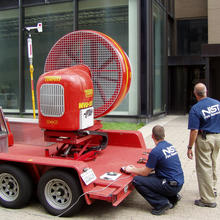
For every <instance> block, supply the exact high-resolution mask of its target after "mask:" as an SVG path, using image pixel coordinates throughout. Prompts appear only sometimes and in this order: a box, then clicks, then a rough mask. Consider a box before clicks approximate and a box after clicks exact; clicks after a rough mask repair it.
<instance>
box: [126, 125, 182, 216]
mask: <svg viewBox="0 0 220 220" xmlns="http://www.w3.org/2000/svg"><path fill="white" fill-rule="evenodd" d="M164 137H165V133H164V128H163V127H162V126H160V125H157V126H155V127H154V128H153V130H152V138H153V141H154V143H155V145H156V147H155V148H153V149H152V151H151V152H150V154H149V157H148V161H147V163H146V165H145V166H144V167H141V168H137V167H135V166H133V165H129V166H127V167H124V169H125V171H126V172H127V173H131V174H134V175H137V176H135V177H134V179H133V184H134V186H135V188H136V189H137V191H138V192H139V193H140V194H141V195H142V196H143V197H144V198H145V199H146V200H147V201H148V202H149V203H150V205H151V206H152V207H153V209H152V211H151V213H152V214H153V215H161V214H163V213H164V212H165V211H166V210H168V209H170V208H173V207H174V206H175V205H176V203H177V202H178V201H179V200H180V196H179V195H178V192H179V191H180V190H181V188H182V185H183V183H184V176H183V170H182V168H181V163H180V160H179V156H178V154H177V152H176V149H175V148H174V147H173V146H172V145H171V144H170V143H168V142H166V141H165V140H164ZM152 171H155V173H154V174H152V173H151V172H152Z"/></svg>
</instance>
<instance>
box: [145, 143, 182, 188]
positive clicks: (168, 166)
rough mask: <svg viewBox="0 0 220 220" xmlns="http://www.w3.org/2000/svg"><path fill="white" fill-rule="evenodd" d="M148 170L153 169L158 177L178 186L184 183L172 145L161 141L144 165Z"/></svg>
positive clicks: (177, 157) (179, 164)
mask: <svg viewBox="0 0 220 220" xmlns="http://www.w3.org/2000/svg"><path fill="white" fill-rule="evenodd" d="M146 166H147V167H148V168H151V169H154V170H155V174H156V175H157V176H158V177H161V178H165V179H166V180H167V181H174V180H175V181H177V182H178V185H182V184H183V183H184V175H183V170H182V167H181V163H180V159H179V156H178V154H177V151H176V149H175V147H174V146H172V144H170V143H168V142H167V141H161V142H159V143H158V144H157V146H156V147H155V148H153V149H152V151H151V152H150V154H149V157H148V161H147V163H146Z"/></svg>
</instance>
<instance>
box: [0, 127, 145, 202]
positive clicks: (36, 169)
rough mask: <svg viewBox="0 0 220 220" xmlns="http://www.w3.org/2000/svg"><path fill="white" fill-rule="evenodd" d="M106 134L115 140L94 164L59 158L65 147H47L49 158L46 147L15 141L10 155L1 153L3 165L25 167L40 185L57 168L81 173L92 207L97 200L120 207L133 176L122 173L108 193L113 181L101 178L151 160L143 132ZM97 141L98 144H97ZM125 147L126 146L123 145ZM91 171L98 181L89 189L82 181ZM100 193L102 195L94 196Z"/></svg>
mask: <svg viewBox="0 0 220 220" xmlns="http://www.w3.org/2000/svg"><path fill="white" fill-rule="evenodd" d="M102 131H104V130H102ZM105 132H106V133H107V135H108V136H109V137H110V138H114V139H115V140H111V139H109V144H108V146H107V147H106V149H105V150H103V151H99V152H97V157H95V158H94V160H89V161H80V160H75V159H74V158H71V157H63V156H61V155H59V154H58V155H57V151H58V149H59V148H60V147H61V144H57V143H56V144H51V145H49V146H47V148H46V149H47V153H46V154H45V146H44V147H39V145H34V144H32V145H29V144H24V143H23V144H18V143H16V141H15V144H14V146H12V147H10V148H9V152H8V153H0V163H3V162H16V163H20V164H24V165H25V166H27V167H30V169H32V170H33V173H34V175H35V178H36V181H38V180H39V178H40V176H41V175H43V173H44V172H46V171H47V170H48V169H51V168H53V167H63V168H71V169H73V170H75V171H76V172H77V173H78V176H79V179H80V182H81V185H82V189H83V191H84V193H88V194H87V195H86V201H87V204H91V203H92V202H93V201H94V199H101V200H105V201H108V202H111V203H112V205H113V206H116V205H118V204H119V203H120V202H121V201H122V200H123V199H124V198H126V197H127V196H128V195H129V194H130V192H131V191H132V189H133V187H132V185H131V181H132V176H129V175H126V174H123V173H122V175H121V177H119V180H118V181H115V182H114V183H113V184H111V185H110V186H109V187H107V188H109V189H108V190H107V189H104V188H105V187H106V186H107V185H108V184H109V183H111V181H108V180H103V179H100V176H101V175H103V174H104V173H106V172H117V173H120V168H121V167H122V166H124V165H129V164H137V166H140V164H138V163H137V161H138V160H139V158H142V157H145V158H146V159H147V157H148V156H147V155H146V154H145V155H143V153H144V152H146V146H145V143H144V140H143V137H142V136H141V134H140V132H136V131H110V130H105ZM94 141H95V142H96V140H94ZM121 143H124V144H123V145H121ZM42 167H43V169H42ZM88 167H89V168H92V169H93V171H94V173H95V175H96V177H97V179H96V180H95V181H94V182H92V183H91V184H89V185H88V186H87V185H85V183H84V182H83V181H82V179H81V177H80V174H82V173H83V170H84V169H85V168H88ZM33 173H32V175H33ZM120 178H121V179H120ZM36 184H37V182H36ZM97 189H99V190H100V191H99V192H94V191H95V190H97ZM101 189H103V190H101ZM90 191H91V192H90Z"/></svg>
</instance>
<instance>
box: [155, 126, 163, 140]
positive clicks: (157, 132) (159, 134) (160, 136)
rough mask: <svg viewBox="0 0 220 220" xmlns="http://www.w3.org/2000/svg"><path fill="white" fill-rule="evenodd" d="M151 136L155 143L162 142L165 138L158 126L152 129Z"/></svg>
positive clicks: (161, 128)
mask: <svg viewBox="0 0 220 220" xmlns="http://www.w3.org/2000/svg"><path fill="white" fill-rule="evenodd" d="M152 134H153V136H154V138H155V139H156V140H157V141H159V140H163V139H164V137H165V131H164V128H163V127H162V126H160V125H156V126H154V127H153V129H152Z"/></svg>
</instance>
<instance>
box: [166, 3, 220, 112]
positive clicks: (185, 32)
mask: <svg viewBox="0 0 220 220" xmlns="http://www.w3.org/2000/svg"><path fill="white" fill-rule="evenodd" d="M219 14H220V1H218V0H193V1H191V0H175V22H174V24H173V30H174V31H173V40H172V42H173V48H172V53H170V54H169V57H168V66H169V70H168V79H169V83H168V87H169V91H168V92H169V101H168V103H169V104H168V106H169V107H168V112H169V113H183V114H184V113H188V111H189V109H190V107H191V106H192V105H193V104H194V103H195V101H196V100H195V97H194V95H193V87H194V85H195V83H197V82H204V83H205V84H206V85H207V87H208V94H209V96H211V97H213V98H216V99H218V100H219V99H220V89H219V86H218V82H219V80H220V74H219V72H220V64H219V63H220V62H219V61H220V27H219V26H220V16H219Z"/></svg>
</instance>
